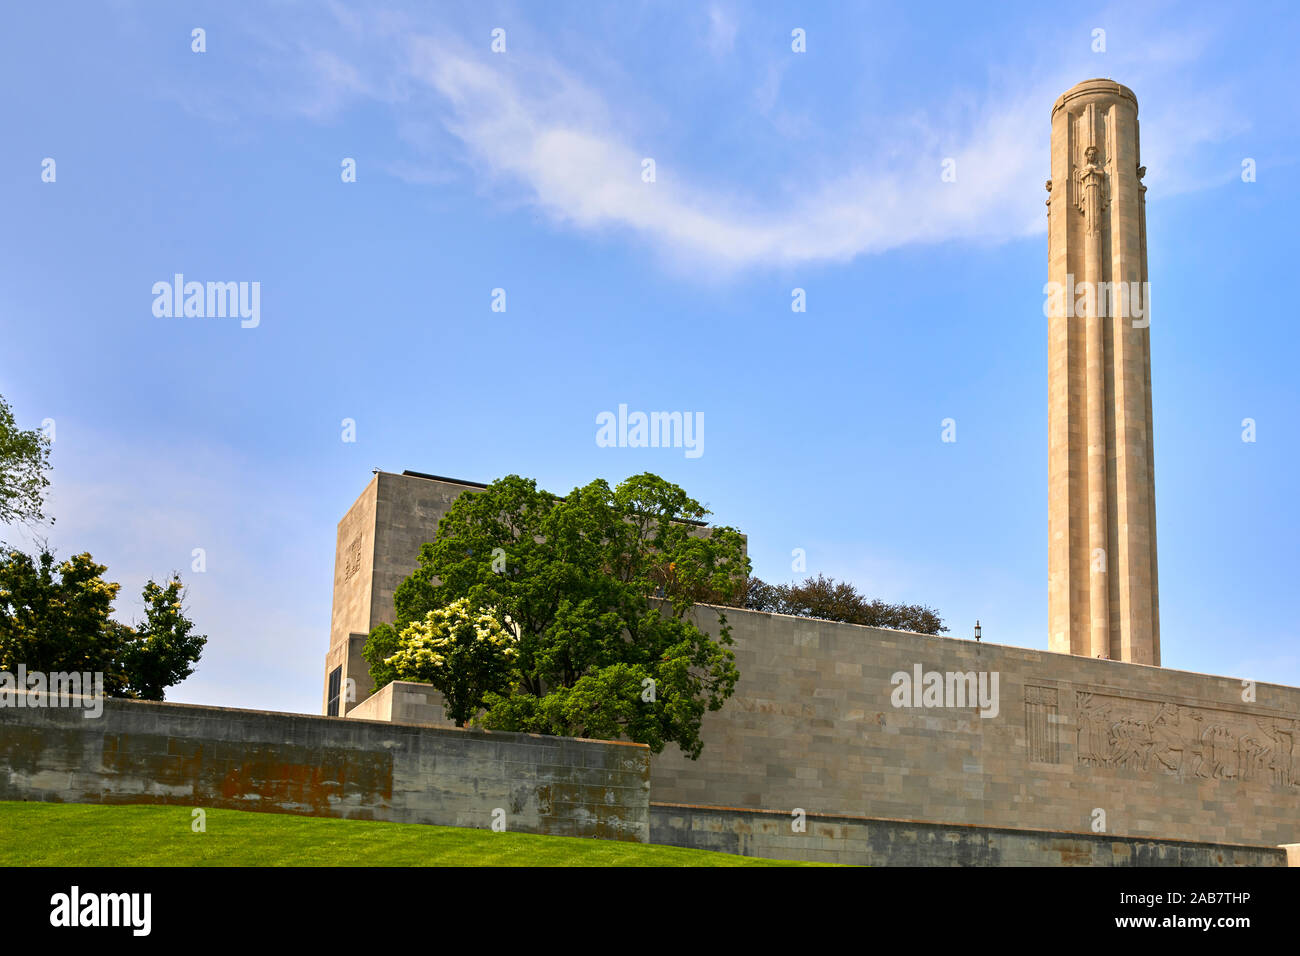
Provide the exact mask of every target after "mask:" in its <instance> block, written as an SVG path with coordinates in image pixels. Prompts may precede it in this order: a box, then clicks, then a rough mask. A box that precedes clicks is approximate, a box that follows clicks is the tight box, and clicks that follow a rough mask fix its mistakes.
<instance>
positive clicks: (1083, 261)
mask: <svg viewBox="0 0 1300 956" xmlns="http://www.w3.org/2000/svg"><path fill="white" fill-rule="evenodd" d="M1137 112H1138V109H1137V98H1136V97H1135V96H1134V95H1133V91H1132V90H1130V89H1128V88H1127V87H1125V86H1121V85H1120V84H1118V83H1115V82H1112V81H1110V80H1087V81H1085V82H1083V83H1080V84H1079V85H1078V86H1075V87H1074V88H1072V89H1070V90H1069V91H1067V92H1066V93H1064V94H1063V95H1062V96H1061V97H1060V99H1058V100H1057V101H1056V104H1055V106H1053V108H1052V178H1051V180H1049V181H1048V190H1049V199H1048V280H1049V286H1048V304H1049V318H1048V421H1049V424H1048V429H1049V435H1048V446H1049V449H1048V472H1049V476H1048V481H1049V515H1048V539H1049V544H1048V548H1049V550H1048V572H1049V577H1050V581H1049V596H1048V619H1049V627H1050V632H1049V634H1050V637H1049V646H1050V647H1051V649H1052V650H1054V651H1062V652H1066V653H1071V654H1086V655H1088V656H1090V657H1107V658H1111V659H1114V660H1125V661H1133V662H1135V663H1141V664H1159V663H1160V622H1159V603H1158V600H1157V595H1156V588H1157V575H1156V523H1155V483H1154V473H1153V470H1152V445H1151V352H1150V341H1149V336H1150V329H1149V323H1150V315H1149V309H1148V306H1149V303H1148V296H1147V285H1146V282H1147V262H1146V209H1145V198H1144V194H1145V192H1146V187H1145V186H1144V185H1142V182H1141V179H1142V175H1143V174H1144V173H1145V169H1143V168H1142V166H1141V160H1140V156H1139V151H1138V119H1137Z"/></svg>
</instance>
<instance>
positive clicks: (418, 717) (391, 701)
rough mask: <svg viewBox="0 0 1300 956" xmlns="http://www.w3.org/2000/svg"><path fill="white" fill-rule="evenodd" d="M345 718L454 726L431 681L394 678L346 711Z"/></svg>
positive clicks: (444, 703)
mask: <svg viewBox="0 0 1300 956" xmlns="http://www.w3.org/2000/svg"><path fill="white" fill-rule="evenodd" d="M348 716H349V717H357V718H360V719H362V720H391V721H392V722H393V723H397V724H427V725H431V726H434V727H454V726H456V724H455V722H454V721H452V720H450V719H449V718H448V717H447V710H446V701H445V700H444V699H443V696H442V694H440V693H438V691H436V690H434V689H433V686H432V685H431V684H418V683H415V682H414V681H405V680H395V681H393V682H392V683H391V684H385V685H384V686H383V687H382V688H380V689H379V690H378V691H377V692H375V693H374V694H371V695H370V696H369V697H368V698H366V700H364V701H362V702H361V703H360V704H358V705H357V706H355V707H353V708H352V709H351V710H350V711H348Z"/></svg>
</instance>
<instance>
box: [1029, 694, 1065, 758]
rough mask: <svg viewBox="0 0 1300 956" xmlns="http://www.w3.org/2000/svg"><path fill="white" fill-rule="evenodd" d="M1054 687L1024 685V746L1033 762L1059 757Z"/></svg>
mask: <svg viewBox="0 0 1300 956" xmlns="http://www.w3.org/2000/svg"><path fill="white" fill-rule="evenodd" d="M1056 693H1057V692H1056V688H1055V687H1034V686H1026V687H1025V746H1026V747H1027V748H1028V750H1029V759H1030V760H1032V761H1034V762H1035V763H1056V762H1057V761H1058V760H1059V759H1060V749H1061V748H1060V738H1059V737H1058V736H1057V720H1056V716H1057V699H1056Z"/></svg>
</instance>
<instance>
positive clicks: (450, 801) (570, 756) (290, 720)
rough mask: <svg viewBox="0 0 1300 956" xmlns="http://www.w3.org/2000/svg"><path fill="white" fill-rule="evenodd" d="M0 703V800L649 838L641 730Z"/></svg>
mask: <svg viewBox="0 0 1300 956" xmlns="http://www.w3.org/2000/svg"><path fill="white" fill-rule="evenodd" d="M84 713H85V711H83V710H80V709H71V708H31V707H3V708H0V800H42V801H55V802H70V803H110V804H121V803H163V804H184V805H189V806H201V807H222V808H227V809H233V810H264V811H272V812H279V813H296V814H303V815H309V816H329V817H346V818H351V819H360V820H388V821H393V822H398V823H426V824H437V825H443V826H463V827H479V828H486V827H490V826H491V824H492V819H493V811H494V810H497V809H498V808H500V809H502V810H504V811H505V818H504V819H505V823H506V829H507V830H511V831H518V832H524V833H549V834H556V835H561V836H585V837H600V838H606V839H613V840H630V841H635V842H645V841H646V840H647V839H648V836H649V809H648V807H649V791H650V774H649V770H650V767H649V750H648V749H647V748H646V747H645V746H643V745H641V744H630V743H618V742H610V741H595V740H578V739H574V738H567V737H540V736H536V735H532V734H510V733H488V732H484V731H473V730H459V729H456V728H439V727H419V726H408V725H401V724H393V723H381V722H377V721H369V720H357V719H343V718H331V717H315V716H307V715H301V714H281V713H269V712H265V711H255V710H235V709H229V708H222V707H199V706H194V705H189V704H169V703H147V702H138V701H123V700H107V701H105V702H104V711H103V714H102V716H101V717H99V718H97V719H87V718H85V717H84V716H83V715H84Z"/></svg>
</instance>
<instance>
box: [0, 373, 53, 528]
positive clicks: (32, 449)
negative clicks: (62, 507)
mask: <svg viewBox="0 0 1300 956" xmlns="http://www.w3.org/2000/svg"><path fill="white" fill-rule="evenodd" d="M49 469H50V439H49V436H48V435H46V434H45V433H44V432H41V431H40V430H38V429H35V428H33V429H30V430H27V431H24V430H23V429H20V428H19V427H18V425H17V424H16V422H15V421H14V413H13V410H12V409H11V408H10V407H9V403H8V402H6V401H5V400H4V396H3V395H0V525H3V524H12V523H15V522H20V521H44V520H45V515H44V514H43V513H42V509H43V508H44V504H45V489H46V488H48V487H49V484H50V479H49V478H48V477H46V474H45V473H46V472H47V471H49Z"/></svg>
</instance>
